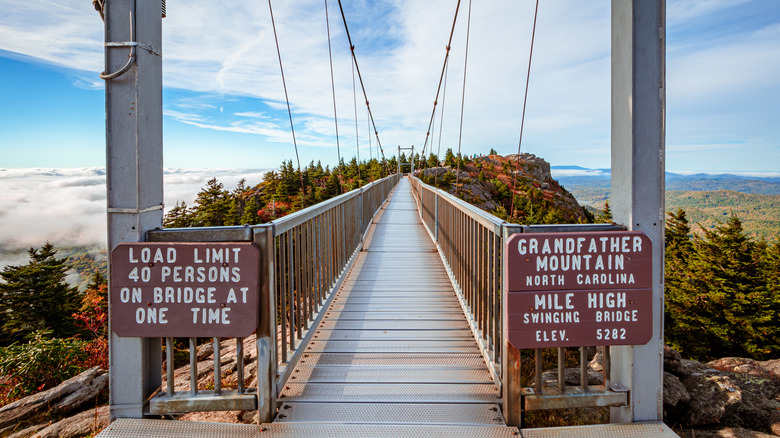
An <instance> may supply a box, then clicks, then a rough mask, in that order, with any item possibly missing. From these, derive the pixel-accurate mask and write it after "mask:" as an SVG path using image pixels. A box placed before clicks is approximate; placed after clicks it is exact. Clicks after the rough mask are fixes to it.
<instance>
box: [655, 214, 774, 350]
mask: <svg viewBox="0 0 780 438" xmlns="http://www.w3.org/2000/svg"><path fill="white" fill-rule="evenodd" d="M694 248H695V253H694V254H693V255H692V256H691V257H690V259H689V261H690V268H689V272H690V274H689V275H688V276H686V277H685V278H683V279H682V280H683V283H682V285H681V287H680V290H679V295H680V296H679V298H675V297H674V295H672V296H671V297H670V298H671V299H672V300H673V303H674V304H673V305H674V306H675V308H672V309H670V311H671V312H675V314H674V315H673V318H674V319H673V322H674V323H676V327H675V330H677V331H678V332H679V333H681V334H682V335H681V336H679V337H678V340H677V342H678V343H679V345H680V346H681V347H682V349H683V352H684V353H687V354H688V355H689V356H691V357H693V358H697V359H708V358H713V357H721V356H740V357H752V358H756V359H759V360H760V359H764V358H769V357H774V356H776V355H777V354H778V353H780V326H778V324H777V321H778V318H779V317H780V308H779V307H778V304H779V303H778V300H777V298H776V294H775V296H773V294H772V292H771V291H770V290H769V288H768V287H767V284H766V281H765V278H764V272H763V271H762V269H761V268H762V259H763V257H762V256H763V254H761V253H760V248H761V247H760V246H759V245H757V244H756V242H754V241H753V240H752V239H751V238H749V237H748V236H747V235H746V234H745V232H744V230H743V228H742V222H741V221H740V220H739V218H737V216H735V215H732V216H731V217H730V218H729V219H728V221H726V223H724V224H721V225H719V226H717V227H715V230H713V231H710V230H704V236H703V237H699V236H695V237H694Z"/></svg>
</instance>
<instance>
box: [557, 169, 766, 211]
mask: <svg viewBox="0 0 780 438" xmlns="http://www.w3.org/2000/svg"><path fill="white" fill-rule="evenodd" d="M550 169H551V171H552V175H553V177H554V178H555V179H557V180H558V182H560V183H561V184H562V185H563V186H565V187H566V188H567V189H569V190H572V191H576V190H577V189H596V188H599V189H604V188H606V189H609V188H610V185H611V182H610V180H611V171H610V169H589V168H586V167H580V166H551V167H550ZM666 190H667V191H672V190H674V191H711V190H733V191H735V192H742V193H748V194H759V195H780V172H755V173H742V174H740V173H692V174H688V173H674V172H666ZM575 195H576V193H575ZM582 202H585V203H586V204H589V203H590V202H588V200H587V199H583V200H582Z"/></svg>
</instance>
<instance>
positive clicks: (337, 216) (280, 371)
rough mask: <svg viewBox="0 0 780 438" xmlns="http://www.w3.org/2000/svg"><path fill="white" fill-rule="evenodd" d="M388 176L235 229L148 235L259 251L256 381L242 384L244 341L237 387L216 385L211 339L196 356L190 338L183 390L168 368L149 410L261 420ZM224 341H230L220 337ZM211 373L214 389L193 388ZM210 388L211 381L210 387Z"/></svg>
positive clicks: (356, 245)
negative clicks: (238, 414) (245, 413)
mask: <svg viewBox="0 0 780 438" xmlns="http://www.w3.org/2000/svg"><path fill="white" fill-rule="evenodd" d="M400 178H401V177H400V175H398V174H394V175H391V176H389V177H386V178H384V179H381V180H378V181H375V182H373V183H370V184H368V185H366V186H363V187H361V188H358V189H355V190H352V191H350V192H348V193H345V194H343V195H341V196H338V197H336V198H332V199H330V200H327V201H324V202H321V203H319V204H316V205H313V206H311V207H308V208H306V209H303V210H300V211H298V212H295V213H292V214H290V215H287V216H285V217H282V218H279V219H277V220H275V221H273V222H271V223H268V224H261V225H254V226H238V227H208V228H174V229H162V230H155V231H151V232H149V233H148V236H147V241H149V242H241V241H251V242H253V243H254V244H255V245H256V246H258V247H259V249H260V253H261V256H260V266H258V269H259V271H260V278H261V282H260V309H259V314H260V322H259V327H258V329H257V332H256V348H257V385H256V387H254V388H246V387H245V385H244V377H245V375H247V374H248V373H246V372H245V366H248V365H247V364H246V363H245V360H244V356H245V354H244V353H245V352H244V346H245V343H246V341H245V340H244V339H236V341H235V342H236V350H237V351H236V353H237V360H236V362H231V363H230V364H229V367H231V368H234V369H235V373H236V380H237V384H236V386H237V387H236V389H235V390H233V389H230V390H225V389H223V388H222V387H221V386H222V385H221V371H225V367H224V366H223V364H221V363H220V359H219V357H220V346H221V345H222V344H224V343H225V342H224V340H220V339H219V338H213V339H212V342H213V349H214V360H213V365H212V364H211V363H204V361H202V360H199V359H198V351H197V348H196V346H197V339H196V338H190V339H189V345H190V352H189V355H190V369H191V372H190V375H189V390H188V391H179V392H176V391H175V383H176V382H175V376H174V373H173V368H174V367H172V366H168V367H167V370H166V375H167V385H166V388H165V391H164V392H162V390H161V391H160V392H159V393H158V394H157V395H156V396H154V397H153V398H152V399H151V400H150V412H151V413H152V414H169V413H182V412H191V411H217V410H254V409H257V410H258V411H259V414H260V415H259V421H260V422H268V421H271V419H272V418H273V413H274V412H275V410H276V396H277V394H278V393H279V391H280V389H281V388H282V387H283V386H284V384H285V383H286V381H287V379H288V378H289V376H290V373H291V372H292V369H293V368H294V366H295V364H296V363H297V361H298V360H299V358H300V357H301V355H302V353H303V351H302V349H301V348H300V347H301V346H305V345H306V344H307V342H308V340H309V338H310V337H311V335H312V333H313V331H312V330H309V329H310V328H311V327H316V326H317V324H318V323H319V320H320V318H321V317H322V314H323V313H322V309H323V307H326V306H327V305H328V303H329V300H330V299H332V296H333V295H332V292H333V291H335V290H336V289H338V287H339V285H340V281H341V279H342V278H343V275H342V274H343V273H344V272H345V271H346V270H347V269H348V268H349V266H350V265H351V263H352V262H353V261H354V258H355V256H356V254H357V253H358V252H359V251H360V248H361V247H362V244H363V238H364V236H365V233H366V232H367V231H368V228H369V226H370V224H371V220H372V218H373V217H374V215H375V214H376V213H377V211H378V210H379V208H380V207H381V206H382V204H383V203H384V202H385V201H386V200H387V198H388V195H389V194H390V192H391V191H392V190H393V188H394V187H395V186H396V184H397V183H398V181H399V180H400ZM227 344H228V345H231V344H232V341H228V342H227ZM165 345H166V346H167V363H168V364H170V363H173V358H172V352H173V348H172V346H173V339H171V338H166V340H165ZM204 373H212V374H213V382H214V383H213V388H214V389H213V390H211V389H209V390H200V389H198V386H197V382H198V378H199V376H200V375H203V374H204ZM209 386H211V385H209Z"/></svg>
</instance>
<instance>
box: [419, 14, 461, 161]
mask: <svg viewBox="0 0 780 438" xmlns="http://www.w3.org/2000/svg"><path fill="white" fill-rule="evenodd" d="M459 11H460V0H458V3H457V4H456V5H455V17H453V18H452V28H451V29H450V39H449V40H447V46H446V47H445V48H446V50H447V51H446V53H445V54H444V63H442V66H441V75H440V76H439V86H438V87H437V88H436V99H434V100H433V110H431V119H430V121H429V122H428V130H427V131H426V133H425V142H424V143H423V148H422V154H421V155H423V156H424V155H425V148H426V146H428V137H429V136H430V135H431V127H432V126H433V118H434V116H435V115H436V105H437V104H438V102H439V93H440V92H441V85H442V80H443V78H444V70H445V68H446V66H447V62H448V60H449V58H450V47H451V46H452V36H453V35H454V34H455V23H457V22H458V12H459ZM439 138H441V137H439ZM431 148H433V143H431Z"/></svg>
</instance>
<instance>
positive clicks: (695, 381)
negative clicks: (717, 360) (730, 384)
mask: <svg viewBox="0 0 780 438" xmlns="http://www.w3.org/2000/svg"><path fill="white" fill-rule="evenodd" d="M680 382H682V384H683V386H685V389H686V390H687V391H688V394H689V395H690V400H689V401H688V403H686V404H685V405H683V406H680V407H682V408H683V410H682V412H678V414H679V415H680V418H681V419H682V420H683V423H684V424H686V425H688V426H704V425H708V424H718V423H720V419H721V417H723V414H725V413H726V402H727V401H728V396H727V395H726V394H725V393H724V392H723V391H721V388H720V386H719V385H718V384H717V383H716V382H714V381H712V380H710V379H708V378H707V376H706V375H705V374H704V373H698V372H697V373H693V374H689V375H686V376H682V377H680Z"/></svg>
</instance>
